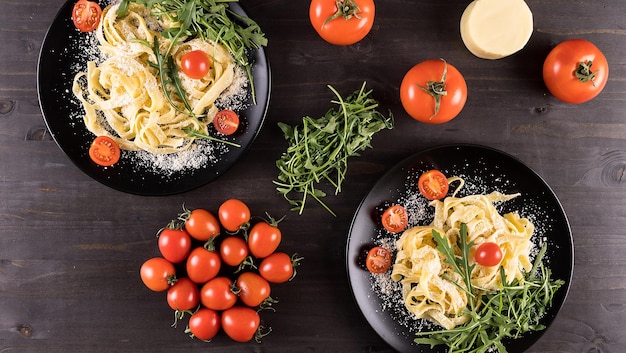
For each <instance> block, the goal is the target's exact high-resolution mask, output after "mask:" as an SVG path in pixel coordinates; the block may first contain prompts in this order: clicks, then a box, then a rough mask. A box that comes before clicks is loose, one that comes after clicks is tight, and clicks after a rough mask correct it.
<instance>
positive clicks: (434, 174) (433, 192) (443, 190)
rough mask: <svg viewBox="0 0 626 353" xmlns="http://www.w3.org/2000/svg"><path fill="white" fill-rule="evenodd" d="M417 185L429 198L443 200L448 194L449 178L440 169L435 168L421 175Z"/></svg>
mask: <svg viewBox="0 0 626 353" xmlns="http://www.w3.org/2000/svg"><path fill="white" fill-rule="evenodd" d="M417 186H418V188H419V190H420V192H421V193H422V195H424V197H425V198H427V199H429V200H441V199H442V198H444V197H445V196H446V195H447V194H448V189H449V184H448V178H446V176H445V175H444V174H443V173H442V172H440V171H439V170H436V169H433V170H429V171H427V172H426V173H424V174H422V175H420V177H419V179H418V180H417Z"/></svg>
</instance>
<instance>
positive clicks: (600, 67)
mask: <svg viewBox="0 0 626 353" xmlns="http://www.w3.org/2000/svg"><path fill="white" fill-rule="evenodd" d="M608 78H609V63H608V62H607V60H606V57H605V56H604V54H603V53H602V52H601V51H600V49H598V47H596V46H595V45H594V44H593V43H591V42H589V41H586V40H584V39H570V40H566V41H564V42H561V43H559V44H558V45H557V46H556V47H554V48H553V49H552V50H551V51H550V53H549V54H548V56H547V57H546V60H545V61H544V63H543V81H544V82H545V84H546V87H547V88H548V90H549V91H550V93H551V94H552V95H553V96H555V97H556V98H558V99H559V100H561V101H563V102H566V103H572V104H580V103H584V102H587V101H589V100H591V99H593V98H595V97H596V96H597V95H598V94H600V92H602V90H603V89H604V86H605V85H606V82H607V81H608Z"/></svg>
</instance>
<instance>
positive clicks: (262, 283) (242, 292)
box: [235, 272, 271, 307]
mask: <svg viewBox="0 0 626 353" xmlns="http://www.w3.org/2000/svg"><path fill="white" fill-rule="evenodd" d="M235 284H236V286H237V289H238V290H239V299H241V301H242V302H243V303H244V304H246V305H247V306H250V307H255V306H259V305H261V303H263V301H265V299H267V298H269V296H270V292H271V288H270V284H269V282H268V281H267V280H266V279H265V278H263V277H261V276H260V275H258V274H256V273H254V272H244V273H242V274H240V275H239V277H237V281H236V282H235Z"/></svg>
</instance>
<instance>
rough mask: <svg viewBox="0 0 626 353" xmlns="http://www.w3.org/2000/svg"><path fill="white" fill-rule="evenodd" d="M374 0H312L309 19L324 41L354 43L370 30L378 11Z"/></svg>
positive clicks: (340, 43)
mask: <svg viewBox="0 0 626 353" xmlns="http://www.w3.org/2000/svg"><path fill="white" fill-rule="evenodd" d="M375 10H376V8H375V6H374V1H373V0H313V1H311V6H310V7H309V19H310V21H311V24H312V25H313V28H314V29H315V31H316V32H317V33H318V34H319V35H320V37H322V38H323V39H324V40H325V41H327V42H329V43H331V44H335V45H350V44H354V43H356V42H358V41H360V40H361V39H363V38H365V36H366V35H367V34H368V33H369V32H370V30H371V29H372V26H373V25H374V15H375V13H376V11H375Z"/></svg>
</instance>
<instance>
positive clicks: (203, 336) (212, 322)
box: [186, 308, 222, 341]
mask: <svg viewBox="0 0 626 353" xmlns="http://www.w3.org/2000/svg"><path fill="white" fill-rule="evenodd" d="M221 326H222V319H221V318H220V315H219V313H218V312H217V311H215V310H211V309H208V308H200V309H198V311H196V312H195V313H193V315H191V317H190V318H189V324H188V325H187V330H186V332H187V333H188V334H189V335H190V336H191V337H193V338H197V339H199V340H203V341H208V340H210V339H212V338H213V337H215V335H217V333H218V332H219V330H220V327H221Z"/></svg>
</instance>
